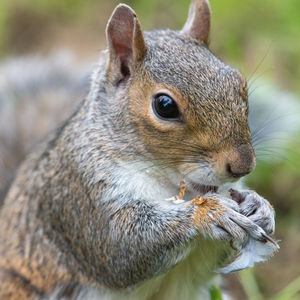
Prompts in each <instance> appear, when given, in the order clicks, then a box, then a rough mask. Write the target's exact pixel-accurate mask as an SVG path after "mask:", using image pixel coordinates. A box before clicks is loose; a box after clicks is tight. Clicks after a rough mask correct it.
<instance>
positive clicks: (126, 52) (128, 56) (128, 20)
mask: <svg viewBox="0 0 300 300" xmlns="http://www.w3.org/2000/svg"><path fill="white" fill-rule="evenodd" d="M106 36H107V41H108V48H109V60H110V61H109V64H110V65H114V67H113V69H114V70H115V67H117V69H118V71H119V72H120V74H121V75H122V76H123V77H128V76H129V75H130V69H131V68H132V64H134V63H137V62H138V61H140V60H142V59H143V58H144V56H145V54H146V45H145V41H144V37H143V33H142V30H141V27H140V24H139V21H138V19H137V17H136V14H135V12H134V11H133V10H132V9H131V8H130V7H129V6H128V5H126V4H119V5H118V6H117V7H116V8H115V10H114V11H113V13H112V16H111V17H110V19H109V21H108V24H107V27H106ZM111 67H112V66H111Z"/></svg>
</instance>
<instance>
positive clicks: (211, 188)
mask: <svg viewBox="0 0 300 300" xmlns="http://www.w3.org/2000/svg"><path fill="white" fill-rule="evenodd" d="M192 187H193V189H194V190H195V191H197V192H198V193H201V194H203V195H204V194H206V193H208V192H214V193H216V192H217V191H218V188H219V187H218V186H215V185H203V184H199V183H192Z"/></svg>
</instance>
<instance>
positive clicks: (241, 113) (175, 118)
mask: <svg viewBox="0 0 300 300" xmlns="http://www.w3.org/2000/svg"><path fill="white" fill-rule="evenodd" d="M209 29H210V8H209V4H208V2H207V1H206V0H193V1H192V4H191V7H190V10H189V15H188V19H187V21H186V24H185V25H184V27H183V29H182V30H181V31H172V30H155V31H150V32H144V33H143V32H142V29H141V26H140V23H139V21H138V19H137V17H136V14H135V13H134V11H133V10H132V9H131V8H130V7H128V6H127V5H124V4H120V5H118V6H117V7H116V9H115V10H114V12H113V14H112V16H111V18H110V20H109V22H108V25H107V29H106V34H107V41H108V59H107V62H106V68H105V71H103V70H102V71H101V72H104V73H105V75H104V77H105V82H106V92H105V93H106V96H105V97H106V98H107V99H109V100H107V101H106V102H105V101H104V102H105V104H104V103H103V109H104V107H105V111H106V113H105V114H106V115H109V116H110V121H111V122H112V123H113V124H114V125H113V126H112V128H114V130H115V133H116V132H117V131H118V132H119V140H122V136H123V139H124V144H125V145H126V143H127V146H128V147H124V148H127V152H131V153H132V154H133V156H135V157H143V159H145V160H147V161H150V162H151V163H153V164H154V165H156V166H157V167H158V168H159V167H160V166H163V167H164V168H169V169H172V170H173V171H175V172H177V173H178V174H181V178H182V179H183V180H185V181H187V182H191V183H193V184H200V185H212V186H217V185H220V184H222V183H225V182H227V181H234V180H236V179H238V178H240V177H242V176H244V175H246V174H248V173H250V172H251V171H252V170H253V168H254V167H255V155H254V151H253V148H252V146H251V135H250V130H249V127H248V121H247V115H248V93H247V84H246V80H245V78H244V76H243V75H242V74H241V73H240V72H239V71H237V70H235V69H234V68H232V67H230V66H228V65H226V64H224V63H223V62H222V61H220V60H219V59H218V58H217V57H216V56H215V55H214V54H212V52H211V51H210V50H209V49H208V42H209ZM102 68H103V66H102ZM98 79H99V78H98ZM98 79H97V77H96V78H95V80H96V81H97V80H98ZM108 103H109V105H108ZM112 138H113V137H112ZM121 148H122V147H121ZM120 151H121V150H120ZM128 159H130V158H129V156H128Z"/></svg>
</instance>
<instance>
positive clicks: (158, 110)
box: [152, 94, 180, 120]
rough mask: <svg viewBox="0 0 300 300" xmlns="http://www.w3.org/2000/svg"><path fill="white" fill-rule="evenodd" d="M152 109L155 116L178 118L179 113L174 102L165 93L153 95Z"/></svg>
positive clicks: (167, 118) (169, 118)
mask: <svg viewBox="0 0 300 300" xmlns="http://www.w3.org/2000/svg"><path fill="white" fill-rule="evenodd" d="M152 107H153V110H154V112H155V114H156V116H157V117H159V118H160V119H163V120H179V119H180V113H179V110H178V106H177V104H176V102H175V101H174V100H173V99H172V97H170V96H169V95H166V94H158V95H155V96H154V97H153V102H152Z"/></svg>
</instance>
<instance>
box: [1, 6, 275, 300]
mask: <svg viewBox="0 0 300 300" xmlns="http://www.w3.org/2000/svg"><path fill="white" fill-rule="evenodd" d="M209 25H210V10H209V5H208V2H207V1H205V0H194V1H193V2H192V5H191V8H190V13H189V17H188V20H187V23H186V25H185V26H184V28H183V29H182V30H181V31H172V30H157V31H152V32H145V33H143V32H142V30H141V27H140V24H139V21H138V19H137V17H136V14H135V13H134V11H133V10H132V9H131V8H130V7H128V6H127V5H123V4H120V5H118V6H117V7H116V9H115V10H114V12H113V14H112V16H111V18H110V20H109V22H108V25H107V29H106V35H107V42H108V51H106V52H105V53H104V54H103V57H102V58H101V60H100V62H99V65H98V68H97V70H96V71H95V73H94V75H93V81H92V84H91V89H90V93H89V95H88V96H87V97H86V99H85V100H84V101H83V102H82V103H81V105H80V106H79V107H78V109H77V110H75V111H74V113H73V115H72V116H71V117H70V118H69V119H68V120H67V121H66V122H65V123H64V124H63V125H62V126H60V127H59V128H58V129H57V130H56V131H55V132H54V133H53V134H52V135H50V136H49V137H48V139H47V140H46V141H45V142H44V143H42V144H40V145H39V146H38V147H36V149H35V150H34V151H33V152H32V153H31V154H30V155H29V156H28V158H27V159H26V160H25V162H24V163H23V164H22V166H21V167H20V169H19V171H18V173H17V176H16V178H15V181H14V183H13V184H12V186H11V188H10V191H9V192H8V194H7V197H6V199H5V203H4V204H3V207H2V208H1V211H0V237H1V243H0V254H1V255H0V279H1V280H0V298H1V299H13V300H14V299H25V300H26V299H65V298H67V299H88V298H91V299H170V298H172V299H185V298H187V299H206V298H207V297H209V296H208V294H209V292H208V285H209V283H210V282H211V281H212V280H213V277H214V276H213V275H214V273H215V272H216V271H217V270H222V268H225V269H223V270H225V271H226V272H230V271H234V270H236V269H240V268H245V267H249V266H252V265H253V263H254V262H257V261H264V260H266V259H268V258H269V257H270V256H271V255H272V254H273V253H274V252H275V251H276V250H277V244H276V242H275V241H274V240H273V239H272V238H271V237H270V236H269V235H270V234H273V233H274V228H275V224H274V210H273V208H272V207H271V205H270V204H269V203H268V202H267V200H265V199H264V198H262V197H261V196H259V195H257V194H256V193H255V192H253V191H246V190H241V188H240V187H237V186H236V185H235V184H234V182H237V180H238V179H239V178H241V177H243V176H244V175H246V174H248V173H250V172H251V171H252V170H253V168H254V167H255V163H256V162H255V155H254V151H253V148H252V145H251V134H250V130H249V126H248V122H247V115H248V98H247V85H246V80H245V78H244V77H243V75H241V74H240V73H239V72H238V71H237V70H235V69H233V68H231V67H230V66H228V65H226V64H224V63H223V62H222V61H220V60H219V59H218V58H216V57H215V56H214V55H213V54H212V53H211V52H210V50H209V49H208V40H209ZM182 180H184V181H185V183H186V187H187V190H185V188H184V189H181V190H180V193H179V195H177V194H178V188H179V186H178V184H179V183H180V181H182ZM225 184H227V186H225ZM222 189H224V191H222ZM174 195H177V198H176V197H175V199H173V198H172V196H174ZM170 197H171V201H170V199H169V198H170ZM173 200H174V201H173ZM185 200H186V201H185ZM235 262H236V264H235ZM226 267H227V268H226ZM225 271H224V272H225ZM182 285H184V288H182Z"/></svg>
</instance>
